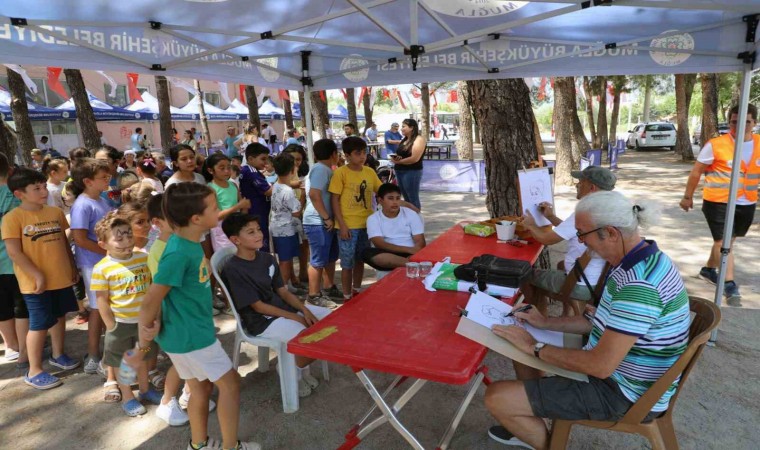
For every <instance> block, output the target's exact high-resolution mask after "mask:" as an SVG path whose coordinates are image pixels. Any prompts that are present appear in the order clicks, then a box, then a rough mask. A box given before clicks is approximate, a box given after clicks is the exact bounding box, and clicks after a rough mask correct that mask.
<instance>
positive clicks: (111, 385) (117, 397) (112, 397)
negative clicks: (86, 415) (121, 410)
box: [103, 381, 121, 403]
mask: <svg viewBox="0 0 760 450" xmlns="http://www.w3.org/2000/svg"><path fill="white" fill-rule="evenodd" d="M103 401H104V402H106V403H119V402H120V401H121V390H120V389H119V383H117V382H115V381H106V382H105V383H103Z"/></svg>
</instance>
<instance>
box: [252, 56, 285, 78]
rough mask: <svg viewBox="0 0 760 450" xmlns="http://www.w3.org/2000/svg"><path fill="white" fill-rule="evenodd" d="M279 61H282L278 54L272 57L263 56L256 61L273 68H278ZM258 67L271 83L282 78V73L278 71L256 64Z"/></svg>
mask: <svg viewBox="0 0 760 450" xmlns="http://www.w3.org/2000/svg"><path fill="white" fill-rule="evenodd" d="M279 61H280V60H279V58H277V57H276V56H273V57H271V58H261V59H257V60H256V62H258V63H260V64H263V65H265V66H269V67H271V68H273V69H276V68H277V65H278V64H279ZM256 68H257V69H259V73H260V74H261V76H262V77H263V78H264V79H265V80H267V81H269V82H270V83H271V82H274V81H277V80H278V79H280V73H279V72H277V71H274V70H269V69H265V68H264V67H261V66H256Z"/></svg>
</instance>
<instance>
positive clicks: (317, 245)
mask: <svg viewBox="0 0 760 450" xmlns="http://www.w3.org/2000/svg"><path fill="white" fill-rule="evenodd" d="M303 230H304V232H305V233H306V238H307V239H308V240H309V250H310V256H309V264H311V266H312V267H314V268H315V269H322V268H324V267H325V266H326V265H327V264H329V263H332V262H335V261H337V260H338V239H337V236H336V235H335V230H330V231H328V230H327V228H325V227H324V226H323V225H304V226H303Z"/></svg>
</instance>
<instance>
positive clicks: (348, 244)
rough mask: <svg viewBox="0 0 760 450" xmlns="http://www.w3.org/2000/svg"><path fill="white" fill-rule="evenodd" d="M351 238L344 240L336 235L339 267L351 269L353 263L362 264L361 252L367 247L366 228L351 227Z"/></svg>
mask: <svg viewBox="0 0 760 450" xmlns="http://www.w3.org/2000/svg"><path fill="white" fill-rule="evenodd" d="M350 231H351V238H350V239H346V240H345V241H344V240H343V239H341V238H340V235H338V248H339V250H340V251H339V253H340V267H341V268H342V269H353V268H354V263H357V262H358V263H359V264H364V263H363V262H362V253H364V249H365V248H368V247H369V238H368V237H367V229H366V228H354V229H351V230H350Z"/></svg>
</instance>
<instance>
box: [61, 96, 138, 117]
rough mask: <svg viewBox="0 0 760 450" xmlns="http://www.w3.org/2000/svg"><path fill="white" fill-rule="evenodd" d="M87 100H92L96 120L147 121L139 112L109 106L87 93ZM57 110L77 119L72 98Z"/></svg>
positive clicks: (91, 104)
mask: <svg viewBox="0 0 760 450" xmlns="http://www.w3.org/2000/svg"><path fill="white" fill-rule="evenodd" d="M87 98H88V99H89V100H90V106H92V112H93V113H94V114H95V120H145V119H147V117H145V115H144V114H143V113H141V112H138V111H129V110H126V109H124V108H119V107H118V106H113V105H109V104H108V103H106V102H104V101H102V100H100V99H99V98H97V97H95V96H94V95H92V94H91V93H90V92H87ZM55 109H57V110H59V111H63V112H65V113H68V117H66V118H68V119H75V118H76V114H77V111H76V107H75V106H74V99H73V98H70V99H68V100H66V101H65V102H64V103H61V104H60V105H58V106H56V107H55Z"/></svg>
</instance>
